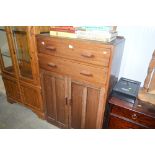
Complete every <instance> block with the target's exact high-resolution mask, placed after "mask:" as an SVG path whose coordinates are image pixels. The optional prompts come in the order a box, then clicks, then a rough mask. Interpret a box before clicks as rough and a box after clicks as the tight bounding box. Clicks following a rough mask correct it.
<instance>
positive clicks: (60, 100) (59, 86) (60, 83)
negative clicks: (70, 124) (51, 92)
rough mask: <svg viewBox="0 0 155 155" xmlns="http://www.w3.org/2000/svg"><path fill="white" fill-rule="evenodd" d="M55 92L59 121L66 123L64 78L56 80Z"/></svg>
mask: <svg viewBox="0 0 155 155" xmlns="http://www.w3.org/2000/svg"><path fill="white" fill-rule="evenodd" d="M55 93H56V109H57V121H58V122H61V123H62V124H66V109H65V106H66V98H65V81H64V79H58V78H57V79H56V80H55Z"/></svg>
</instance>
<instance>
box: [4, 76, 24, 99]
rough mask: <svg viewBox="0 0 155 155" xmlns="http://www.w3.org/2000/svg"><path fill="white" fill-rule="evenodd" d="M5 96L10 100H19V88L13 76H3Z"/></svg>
mask: <svg viewBox="0 0 155 155" xmlns="http://www.w3.org/2000/svg"><path fill="white" fill-rule="evenodd" d="M3 81H4V85H5V89H6V94H7V98H8V100H9V101H10V102H21V98H20V90H19V87H18V84H17V80H16V79H15V78H7V77H3Z"/></svg>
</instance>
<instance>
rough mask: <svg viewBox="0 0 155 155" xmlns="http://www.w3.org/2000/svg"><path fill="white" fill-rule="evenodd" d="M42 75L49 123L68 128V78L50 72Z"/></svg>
mask: <svg viewBox="0 0 155 155" xmlns="http://www.w3.org/2000/svg"><path fill="white" fill-rule="evenodd" d="M42 74H43V80H42V83H43V88H44V90H43V92H44V94H43V95H44V101H45V103H46V118H47V120H48V121H49V122H51V123H55V124H57V125H58V126H60V127H64V128H66V127H67V126H68V113H67V104H66V103H67V85H66V84H67V82H66V78H65V77H63V76H58V75H55V74H54V73H49V72H48V73H47V72H45V73H42Z"/></svg>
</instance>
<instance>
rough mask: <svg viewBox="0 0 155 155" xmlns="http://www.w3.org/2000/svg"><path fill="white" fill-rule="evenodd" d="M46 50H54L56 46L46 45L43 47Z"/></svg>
mask: <svg viewBox="0 0 155 155" xmlns="http://www.w3.org/2000/svg"><path fill="white" fill-rule="evenodd" d="M45 48H46V49H47V50H51V51H55V50H56V48H55V47H54V46H46V47H45Z"/></svg>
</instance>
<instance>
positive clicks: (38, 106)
mask: <svg viewBox="0 0 155 155" xmlns="http://www.w3.org/2000/svg"><path fill="white" fill-rule="evenodd" d="M21 91H22V98H23V103H24V104H25V105H27V106H29V107H31V108H32V109H34V110H39V111H43V108H42V98H41V90H40V88H37V87H34V86H31V85H27V84H23V83H21Z"/></svg>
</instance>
